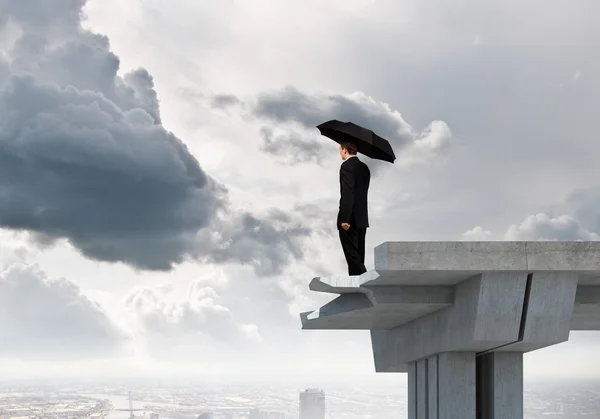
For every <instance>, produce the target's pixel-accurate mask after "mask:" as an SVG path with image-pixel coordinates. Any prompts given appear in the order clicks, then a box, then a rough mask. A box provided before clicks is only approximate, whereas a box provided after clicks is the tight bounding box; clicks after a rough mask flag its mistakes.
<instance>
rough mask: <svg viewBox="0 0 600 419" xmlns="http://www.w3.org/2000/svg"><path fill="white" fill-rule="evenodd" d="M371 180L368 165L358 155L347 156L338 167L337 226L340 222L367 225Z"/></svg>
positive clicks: (338, 226)
mask: <svg viewBox="0 0 600 419" xmlns="http://www.w3.org/2000/svg"><path fill="white" fill-rule="evenodd" d="M370 181H371V171H370V170H369V167H368V166H367V165H366V164H364V163H363V162H361V161H360V160H359V159H358V157H349V158H347V159H346V160H345V161H344V162H343V163H342V165H341V167H340V210H339V212H338V217H337V228H338V229H341V228H342V227H341V224H342V223H348V224H350V226H352V227H358V228H367V227H369V211H368V209H367V194H368V192H369V183H370Z"/></svg>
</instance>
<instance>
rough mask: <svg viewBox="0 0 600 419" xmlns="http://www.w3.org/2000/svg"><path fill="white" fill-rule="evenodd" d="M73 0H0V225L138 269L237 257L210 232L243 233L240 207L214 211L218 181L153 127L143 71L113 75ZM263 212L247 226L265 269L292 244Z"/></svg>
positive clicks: (156, 117)
mask: <svg viewBox="0 0 600 419" xmlns="http://www.w3.org/2000/svg"><path fill="white" fill-rule="evenodd" d="M84 3H85V2H84V1H74V0H60V1H56V2H52V7H50V6H49V3H47V2H45V1H42V0H25V1H4V2H0V5H1V7H2V10H3V13H2V16H4V17H5V19H7V20H8V21H10V22H11V23H12V25H5V26H4V28H5V30H9V29H10V30H12V31H13V32H14V31H15V29H14V28H20V29H21V32H19V31H16V32H14V33H13V34H12V35H13V36H14V37H15V39H16V41H15V42H14V44H13V45H11V46H10V48H8V56H9V57H10V62H8V63H6V64H5V65H3V64H2V62H0V227H5V228H10V229H15V230H28V231H30V232H33V233H36V235H37V237H44V240H46V241H48V240H52V239H56V238H67V239H69V241H70V242H71V243H72V244H73V245H75V246H76V247H77V248H78V249H80V250H81V251H82V252H83V253H84V254H85V255H86V256H88V257H90V258H93V259H98V260H104V261H121V262H125V263H128V264H131V265H133V266H136V267H139V268H143V269H156V270H167V269H170V268H171V267H172V265H173V264H174V263H177V262H180V261H182V260H184V258H186V257H187V256H190V257H193V258H198V259H208V260H216V261H225V260H226V261H232V262H245V261H246V258H245V256H243V255H240V253H239V252H237V251H235V249H232V253H231V254H228V255H227V256H225V253H226V251H225V250H223V248H222V247H215V246H217V245H218V240H215V239H213V237H215V236H214V235H213V234H212V233H214V232H215V228H219V229H225V230H227V231H228V232H229V233H228V234H230V235H231V236H232V237H235V238H236V240H237V241H238V242H243V238H244V235H245V234H247V233H248V234H250V233H249V232H248V230H247V228H246V225H245V224H244V223H243V222H242V223H237V219H238V218H237V217H241V219H242V220H244V219H245V218H244V217H250V218H251V217H252V216H251V215H250V214H245V213H241V214H233V215H232V218H231V220H217V218H216V215H217V212H218V211H222V210H226V209H227V207H228V202H227V190H226V188H225V187H224V186H222V185H219V184H218V183H217V182H215V181H214V180H213V179H212V178H211V177H210V176H208V175H207V174H206V173H205V172H204V171H203V170H202V168H201V167H200V166H199V164H198V161H197V160H196V159H195V158H194V157H193V156H192V155H191V154H190V152H189V150H188V149H187V147H186V146H185V144H184V143H183V142H182V141H181V140H180V139H178V138H177V137H176V136H175V135H173V134H172V133H170V132H168V131H167V130H166V129H165V128H164V127H163V126H162V125H161V119H160V111H159V103H158V98H157V94H156V91H155V90H154V83H153V80H152V77H151V75H150V74H149V73H148V72H147V71H146V70H144V69H139V70H136V71H133V72H131V73H129V74H127V75H125V76H124V77H120V76H118V75H117V72H118V70H119V65H120V62H119V59H118V57H117V56H116V55H115V54H113V53H112V52H110V45H109V42H108V39H107V38H106V37H104V36H101V35H97V34H93V33H91V32H89V31H85V30H83V29H82V28H81V22H80V16H81V7H82V6H83V5H84ZM11 28H12V29H11ZM15 34H16V35H15ZM3 69H4V70H3ZM3 73H4V74H5V76H4V77H3ZM275 221H278V220H257V222H258V223H260V224H262V225H263V228H262V229H260V230H259V232H258V233H254V232H251V235H252V238H251V239H250V240H252V241H253V243H255V246H254V248H255V249H262V250H264V251H265V252H266V254H265V255H261V256H260V258H263V259H264V258H271V257H272V261H273V262H272V266H271V268H270V269H267V268H261V272H263V273H265V274H266V273H273V272H278V271H279V270H280V269H281V268H282V266H281V265H278V263H284V261H286V260H288V259H289V257H290V256H296V255H298V254H299V252H300V250H299V249H297V248H293V249H292V248H291V247H290V243H289V242H287V241H286V239H285V238H282V236H280V235H273V234H268V233H269V231H270V230H269V228H270V227H269V225H270V223H271V222H275ZM279 221H281V220H279ZM229 222H231V223H234V224H228V223H229ZM217 224H218V226H217ZM206 232H210V233H211V234H205V233H206ZM263 233H265V234H263ZM298 234H300V233H298ZM199 235H200V236H202V237H204V238H205V240H203V241H202V243H201V244H198V237H199ZM281 241H283V242H284V243H283V244H282V243H281ZM199 250H202V252H201V253H199V252H198V251H199ZM257 251H258V250H257ZM286 252H288V253H289V254H288V253H286ZM255 253H256V251H255ZM257 257H258V256H257Z"/></svg>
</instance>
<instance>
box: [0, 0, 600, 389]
mask: <svg viewBox="0 0 600 419" xmlns="http://www.w3.org/2000/svg"><path fill="white" fill-rule="evenodd" d="M599 15H600V3H599V2H597V1H588V0H582V1H581V2H578V6H577V7H575V6H572V5H567V4H566V3H564V2H560V1H541V0H534V1H530V2H527V3H526V4H523V3H522V2H517V1H515V0H510V1H500V0H496V1H494V2H492V3H486V5H483V4H482V3H481V2H477V1H475V0H467V1H464V2H461V3H460V4H447V3H445V2H443V1H437V0H436V1H433V2H427V4H424V3H423V2H420V1H418V0H405V1H402V2H396V1H392V0H319V1H317V0H308V1H304V2H286V4H285V5H284V4H282V2H280V1H276V0H257V1H253V2H251V4H250V3H249V2H240V1H223V2H193V1H189V0H172V1H170V2H169V3H168V5H167V4H166V3H164V2H160V1H158V0H138V1H131V2H124V1H120V0H102V1H101V0H88V1H86V0H57V1H55V2H53V3H52V6H50V5H49V3H47V2H45V1H43V0H21V1H18V2H17V1H6V0H4V1H2V0H0V371H2V373H1V375H2V376H3V377H13V378H15V379H17V378H19V377H21V378H27V377H29V378H32V377H33V378H43V377H46V378H59V377H65V376H82V377H88V378H98V379H99V378H102V377H109V376H112V377H113V378H114V377H116V376H119V377H132V376H140V377H149V376H161V377H162V376H180V377H182V376H202V377H215V379H219V380H225V381H227V380H229V382H235V381H236V380H259V379H261V380H275V381H277V380H288V379H289V380H290V382H292V381H295V380H297V381H298V382H307V383H309V382H314V381H317V382H319V381H321V380H325V379H327V378H328V377H336V379H339V380H340V381H345V382H361V383H373V385H378V384H380V383H382V385H383V384H385V385H388V384H389V385H392V386H393V385H396V383H398V385H405V381H406V375H404V374H401V375H390V374H377V373H375V370H374V366H373V355H372V350H371V342H370V338H369V333H368V331H303V330H301V323H300V318H299V313H300V312H303V311H308V310H314V309H317V308H318V307H320V306H321V305H322V304H324V303H325V302H326V301H328V300H329V298H330V296H328V295H321V294H319V293H315V292H311V291H310V290H309V289H308V283H309V281H310V280H311V279H312V278H313V277H315V276H324V275H338V274H344V273H345V272H346V265H345V261H344V257H343V253H342V250H341V246H340V244H339V239H338V236H337V233H336V230H335V215H336V212H337V206H338V199H339V179H338V176H339V164H340V157H339V154H338V148H337V145H336V144H334V143H333V142H332V141H330V140H327V139H326V138H324V137H322V136H320V135H319V134H318V130H316V128H314V127H315V125H316V124H318V123H320V122H323V121H325V120H328V119H332V118H337V119H342V120H352V121H354V122H356V123H359V124H364V125H367V126H369V127H370V128H372V129H373V130H374V131H375V132H377V133H379V134H380V135H382V136H384V137H386V138H388V139H389V140H390V143H391V144H392V146H393V147H394V150H395V152H396V156H397V160H396V163H395V164H394V165H390V164H388V163H381V162H373V161H371V160H369V159H367V158H364V157H361V159H362V160H363V161H365V162H366V163H367V164H368V165H369V166H370V168H371V172H372V180H371V189H370V192H369V205H370V206H369V211H370V223H371V228H369V230H368V233H367V257H366V258H367V261H366V265H367V268H368V269H372V268H373V264H374V261H373V248H374V247H375V246H377V245H379V244H380V243H383V242H385V241H405V240H594V241H596V240H599V238H600V217H599V216H598V208H600V182H599V181H598V179H600V165H598V162H597V160H598V159H597V156H598V155H599V154H600V143H599V142H598V141H595V136H596V133H595V126H596V119H597V115H596V114H597V109H600V71H599V70H600V48H596V46H597V43H598V40H599V39H600V26H598V25H597V16H599ZM506 28H510V30H507V29H506ZM599 350H600V332H572V333H571V337H570V340H569V342H566V343H563V344H560V345H556V346H554V347H551V348H547V349H543V350H539V351H535V352H533V353H530V354H527V355H526V356H525V379H526V380H534V379H535V380H542V381H543V380H550V379H555V380H563V379H567V378H569V379H571V378H572V379H575V378H578V379H597V378H600V357H598V356H597V354H598V352H599Z"/></svg>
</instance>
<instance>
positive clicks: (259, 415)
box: [248, 409, 285, 419]
mask: <svg viewBox="0 0 600 419" xmlns="http://www.w3.org/2000/svg"><path fill="white" fill-rule="evenodd" d="M248 419H285V413H283V412H277V411H272V410H260V409H252V410H251V411H250V416H249V417H248Z"/></svg>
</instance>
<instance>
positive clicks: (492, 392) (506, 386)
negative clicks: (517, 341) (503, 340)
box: [477, 352, 523, 419]
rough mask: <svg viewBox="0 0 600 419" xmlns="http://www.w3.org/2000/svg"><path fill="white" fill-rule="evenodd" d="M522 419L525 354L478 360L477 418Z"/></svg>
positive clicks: (500, 354)
mask: <svg viewBox="0 0 600 419" xmlns="http://www.w3.org/2000/svg"><path fill="white" fill-rule="evenodd" d="M522 418H523V353H521V352H491V353H488V354H485V355H481V356H478V357H477V419H522Z"/></svg>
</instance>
